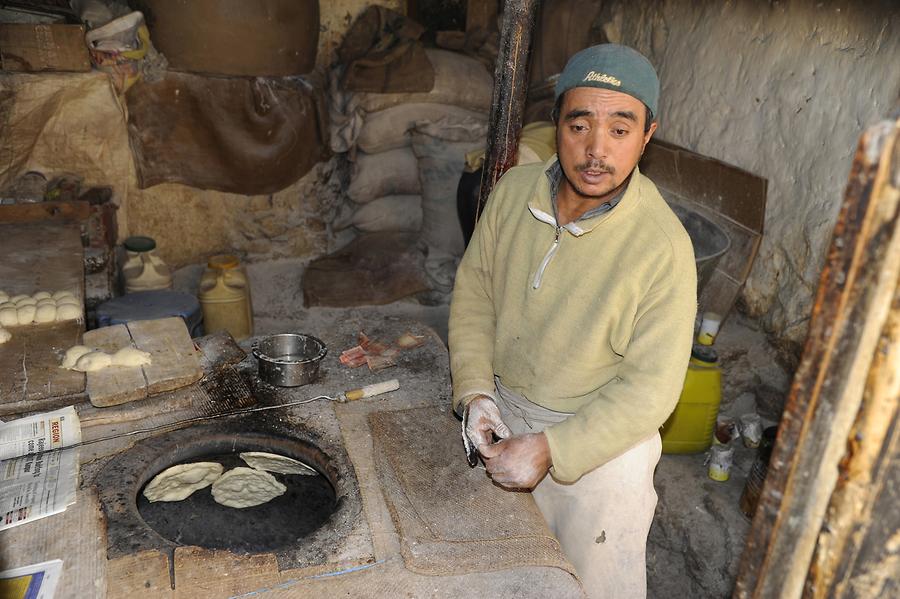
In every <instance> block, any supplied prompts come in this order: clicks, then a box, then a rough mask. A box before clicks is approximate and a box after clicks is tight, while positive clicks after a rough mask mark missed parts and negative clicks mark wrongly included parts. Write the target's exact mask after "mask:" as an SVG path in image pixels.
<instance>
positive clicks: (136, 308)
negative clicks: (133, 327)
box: [97, 289, 203, 337]
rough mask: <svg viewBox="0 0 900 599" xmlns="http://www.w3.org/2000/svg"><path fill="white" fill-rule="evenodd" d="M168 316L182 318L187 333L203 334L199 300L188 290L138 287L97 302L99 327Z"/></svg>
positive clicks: (193, 335)
mask: <svg viewBox="0 0 900 599" xmlns="http://www.w3.org/2000/svg"><path fill="white" fill-rule="evenodd" d="M171 316H180V317H181V319H182V320H184V324H185V325H187V329H188V331H189V332H190V334H191V337H200V336H202V335H203V313H202V312H201V311H200V302H199V301H197V298H196V297H194V296H193V295H191V294H190V293H182V292H181V291H170V290H168V289H164V290H155V291H138V292H135V293H128V294H126V295H123V296H122V297H117V298H115V299H111V300H109V301H107V302H103V303H102V304H100V305H99V306H97V326H99V327H108V326H111V325H114V324H125V323H127V322H131V321H134V320H155V319H157V318H169V317H171Z"/></svg>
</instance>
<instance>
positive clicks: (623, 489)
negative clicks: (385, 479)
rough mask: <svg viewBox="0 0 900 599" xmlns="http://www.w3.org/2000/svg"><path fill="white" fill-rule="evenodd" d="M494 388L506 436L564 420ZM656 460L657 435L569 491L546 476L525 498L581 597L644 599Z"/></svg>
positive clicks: (501, 388)
mask: <svg viewBox="0 0 900 599" xmlns="http://www.w3.org/2000/svg"><path fill="white" fill-rule="evenodd" d="M496 383H497V395H498V401H497V405H498V407H499V408H500V416H501V417H502V418H503V422H505V423H506V425H507V426H508V427H509V428H510V430H512V432H513V434H516V435H518V434H522V433H537V432H540V431H542V430H544V428H546V427H548V426H550V425H552V424H556V423H558V422H561V421H563V420H565V419H566V418H568V417H569V416H571V414H567V413H564V412H554V411H552V410H548V409H547V408H543V407H541V406H539V405H537V404H535V403H532V402H530V401H528V400H527V399H525V398H524V397H522V396H521V395H519V394H517V393H515V392H513V391H511V390H509V389H507V388H506V387H504V386H503V385H502V384H500V381H499V380H496ZM661 452H662V443H661V441H660V438H659V434H658V433H657V434H654V435H653V436H652V437H650V438H649V439H646V440H645V441H642V442H641V443H638V444H637V445H635V446H634V447H632V448H631V449H629V450H628V451H626V452H625V453H623V454H621V455H620V456H618V457H616V458H613V459H612V460H610V461H609V462H607V463H605V464H603V465H602V466H599V467H598V468H595V469H594V470H591V471H590V472H588V473H587V474H585V475H584V476H582V477H581V478H580V479H579V480H578V481H577V482H575V483H572V484H562V483H558V482H556V481H555V480H553V478H552V477H550V476H549V475H548V476H547V477H545V478H544V480H543V481H541V483H540V484H539V485H538V486H537V487H536V488H535V489H534V491H533V492H532V496H533V497H534V500H535V502H536V503H537V505H538V508H539V509H540V510H541V513H542V514H543V515H544V519H545V520H546V521H547V524H548V525H549V527H550V530H551V531H553V534H555V535H556V538H557V539H559V542H560V545H561V546H562V549H563V551H564V552H565V554H566V557H568V558H569V561H570V562H572V565H573V566H575V571H576V572H578V576H579V577H580V578H581V581H582V583H583V584H584V589H585V591H586V592H587V595H588V596H589V597H592V598H596V599H644V598H645V597H646V596H647V566H646V553H647V534H648V533H649V532H650V524H651V522H652V521H653V513H654V510H655V509H656V499H657V497H656V490H655V489H654V488H653V471H654V470H655V469H656V464H657V463H658V462H659V457H660V454H661Z"/></svg>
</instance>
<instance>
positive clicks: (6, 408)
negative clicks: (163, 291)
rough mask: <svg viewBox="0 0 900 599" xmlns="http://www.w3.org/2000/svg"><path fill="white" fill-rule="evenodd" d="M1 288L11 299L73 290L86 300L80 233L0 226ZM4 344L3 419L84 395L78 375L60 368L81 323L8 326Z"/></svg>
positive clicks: (0, 360)
mask: <svg viewBox="0 0 900 599" xmlns="http://www.w3.org/2000/svg"><path fill="white" fill-rule="evenodd" d="M0 256H3V258H2V260H0V289H2V290H3V291H6V292H7V293H8V294H9V295H10V296H13V295H17V294H20V293H26V294H29V295H30V294H33V293H36V292H38V291H51V292H52V291H61V290H70V291H72V293H74V294H75V296H76V297H77V298H78V300H79V301H80V302H82V303H83V302H84V249H83V248H82V245H81V229H80V228H79V226H78V225H69V224H61V223H55V224H29V225H23V224H15V225H0ZM8 330H9V332H10V333H12V339H10V340H9V341H8V342H6V343H4V344H0V415H6V414H18V413H22V412H27V411H39V410H45V409H52V408H54V407H59V406H61V405H65V404H67V403H71V400H67V399H63V398H66V397H69V396H72V395H79V394H81V393H83V392H84V388H85V379H84V375H83V374H82V373H80V372H73V371H67V370H62V369H60V368H59V364H60V362H61V361H62V353H63V352H65V350H66V349H68V348H69V347H71V346H72V345H76V344H78V343H80V340H81V334H82V333H83V332H84V323H83V321H74V320H71V321H65V322H57V323H48V324H32V325H24V326H18V327H9V329H8Z"/></svg>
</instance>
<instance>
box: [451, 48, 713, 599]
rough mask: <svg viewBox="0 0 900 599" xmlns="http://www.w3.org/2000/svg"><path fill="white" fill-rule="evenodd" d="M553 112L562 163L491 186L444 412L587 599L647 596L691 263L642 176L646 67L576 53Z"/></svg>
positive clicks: (649, 126)
mask: <svg viewBox="0 0 900 599" xmlns="http://www.w3.org/2000/svg"><path fill="white" fill-rule="evenodd" d="M556 96H557V104H556V106H557V108H556V110H554V113H555V114H554V117H553V118H554V120H556V124H557V156H555V157H553V158H551V159H550V160H549V161H547V162H546V163H544V164H542V165H541V164H536V165H528V166H522V167H516V168H513V169H511V170H510V171H509V172H508V173H507V174H506V175H504V176H503V178H502V179H501V180H500V181H499V182H498V183H497V185H496V187H495V188H494V190H493V192H492V193H491V196H490V198H489V200H488V202H487V206H486V208H485V211H484V214H483V215H482V217H481V219H480V220H479V222H478V226H477V228H476V230H475V234H474V236H473V238H472V241H471V243H470V244H469V247H468V249H467V251H466V253H465V256H464V257H463V260H462V262H461V263H460V267H459V271H458V273H457V278H456V285H455V287H454V291H453V301H452V304H451V310H450V330H449V344H450V364H451V371H452V375H453V387H454V390H453V401H454V409H456V410H457V413H462V412H464V413H465V414H464V417H465V420H464V421H465V423H466V433H467V436H468V437H469V439H470V440H471V441H472V442H473V444H474V445H475V446H476V447H477V448H478V451H479V452H480V454H481V456H482V458H483V460H484V463H485V468H486V469H487V472H488V474H489V475H490V476H491V478H492V479H493V481H494V483H496V484H498V485H501V486H502V487H505V488H508V489H533V496H534V499H535V501H536V502H537V504H538V507H539V508H540V509H541V512H542V513H543V515H544V517H545V518H546V520H547V523H548V525H549V527H550V529H551V530H552V531H553V532H554V534H555V535H556V536H557V538H558V539H559V540H560V543H561V545H562V548H563V550H564V551H565V553H566V555H567V556H568V557H569V559H570V561H571V562H572V563H573V565H574V566H575V568H576V570H577V572H578V573H579V576H580V577H581V579H582V581H583V582H584V585H585V589H586V590H587V591H588V593H589V594H590V595H591V596H594V597H604V598H607V599H624V598H630V597H645V596H646V571H645V551H646V542H647V533H648V531H649V529H650V523H651V521H652V519H653V512H654V509H655V506H656V493H655V491H654V489H653V470H654V469H655V467H656V464H657V462H658V461H659V456H660V451H661V444H660V439H659V433H658V430H659V427H660V426H661V425H662V424H663V422H664V421H665V420H666V418H667V417H668V416H669V414H670V413H671V411H672V410H673V408H674V407H675V404H676V402H677V400H678V396H679V393H680V391H681V387H682V384H683V381H684V375H685V372H686V368H687V363H688V358H689V357H690V347H691V337H692V333H693V324H694V317H695V314H696V307H697V305H696V289H697V279H696V276H697V275H696V269H695V265H694V254H693V248H692V246H691V241H690V239H689V238H688V235H687V233H686V232H685V230H684V228H683V227H682V225H681V223H680V222H679V220H678V218H677V217H676V216H675V215H674V213H673V212H672V211H671V210H670V209H669V208H668V206H667V205H666V203H665V201H664V200H663V199H662V197H661V196H660V194H659V192H658V191H657V189H656V187H655V186H654V185H653V183H652V182H651V181H650V180H649V179H647V178H646V177H644V176H643V175H641V174H640V172H639V170H638V168H637V163H638V160H639V159H640V157H641V154H642V153H643V151H644V147H645V146H646V145H647V142H648V141H650V137H651V136H652V135H653V133H654V131H656V126H657V124H656V122H655V119H656V114H657V104H658V98H659V80H658V78H657V76H656V72H655V70H654V69H653V67H652V65H651V64H650V63H649V61H647V59H646V58H644V57H643V56H642V55H641V54H639V53H638V52H636V51H634V50H632V49H630V48H627V47H624V46H619V45H615V44H604V45H600V46H593V47H591V48H587V49H585V50H582V51H581V52H579V53H578V54H576V55H575V56H573V57H572V59H571V60H570V61H569V63H568V64H567V65H566V68H565V69H564V71H563V72H562V74H561V75H560V77H559V81H558V83H557V85H556ZM495 437H496V438H499V439H500V440H499V441H498V442H496V443H495V442H494V441H495V439H494V438H495ZM548 473H549V474H550V476H547V474H548Z"/></svg>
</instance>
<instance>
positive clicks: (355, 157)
mask: <svg viewBox="0 0 900 599" xmlns="http://www.w3.org/2000/svg"><path fill="white" fill-rule="evenodd" d="M425 52H426V54H427V56H428V59H429V61H430V62H431V64H432V67H433V68H434V86H433V87H432V89H431V90H430V91H428V92H417V93H385V94H377V93H368V92H366V93H354V94H348V93H345V92H343V91H341V90H340V89H338V88H337V86H336V85H334V86H333V87H332V94H331V102H332V107H331V108H332V114H331V121H332V132H331V133H332V137H331V143H332V150H334V151H335V152H347V156H348V158H349V160H350V161H351V167H350V182H349V186H348V187H347V190H346V195H347V198H348V200H349V201H348V202H346V203H345V204H344V205H343V206H342V207H341V209H340V210H339V211H338V214H337V216H336V217H335V218H334V220H333V222H332V228H333V229H334V230H335V231H340V230H347V229H349V228H351V227H352V229H353V230H354V231H364V232H377V231H422V246H423V248H424V249H425V251H426V256H427V259H426V271H427V273H428V276H429V280H430V283H431V285H432V289H434V290H436V291H438V292H442V293H446V292H448V291H449V290H450V287H452V277H453V272H455V268H456V262H457V261H458V259H459V257H460V256H461V255H462V251H463V249H464V247H463V238H462V232H461V230H460V226H459V223H458V220H457V216H456V186H457V183H458V181H459V177H460V175H461V173H462V170H463V166H464V163H465V154H466V153H467V152H469V151H471V150H474V149H477V148H479V147H483V146H484V143H485V138H486V135H487V119H488V111H489V108H490V103H491V94H492V89H493V79H492V77H491V75H490V73H488V71H487V69H486V68H485V67H484V65H483V64H482V63H481V62H479V61H478V60H476V59H474V58H471V57H469V56H465V55H463V54H458V53H455V52H450V51H446V50H439V49H426V50H425ZM448 273H449V278H448Z"/></svg>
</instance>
